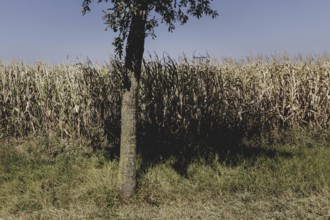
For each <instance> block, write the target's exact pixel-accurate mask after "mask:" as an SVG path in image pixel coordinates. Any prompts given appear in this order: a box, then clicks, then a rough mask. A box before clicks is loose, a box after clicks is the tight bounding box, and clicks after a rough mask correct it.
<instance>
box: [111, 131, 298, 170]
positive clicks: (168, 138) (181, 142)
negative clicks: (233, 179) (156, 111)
mask: <svg viewBox="0 0 330 220" xmlns="http://www.w3.org/2000/svg"><path fill="white" fill-rule="evenodd" d="M249 137H258V131H257V130H256V131H252V132H251V131H250V132H249V134H248V135H247V134H246V132H245V130H244V128H231V129H230V128H228V127H225V126H222V127H220V126H219V127H217V128H216V129H213V130H210V129H205V131H204V132H198V133H197V132H195V131H193V130H190V131H184V132H182V133H179V132H177V133H175V134H173V132H170V130H169V129H166V128H159V127H155V126H152V125H147V126H144V127H143V128H142V129H141V128H140V134H139V135H138V154H139V155H140V156H141V158H142V165H141V167H140V171H142V172H143V171H144V170H147V169H148V168H149V167H151V166H154V165H157V164H159V163H163V162H165V161H167V160H168V159H174V161H175V163H174V165H173V168H174V169H175V170H176V171H177V172H178V173H179V174H180V175H182V176H186V175H187V168H188V166H189V164H190V163H192V162H194V161H196V160H198V161H200V160H202V161H204V162H206V163H209V164H211V163H213V162H214V159H215V158H216V160H217V161H218V162H219V163H221V164H224V165H226V166H239V165H240V164H242V163H243V162H246V161H250V163H252V164H253V163H254V161H256V160H257V159H258V158H259V157H268V158H274V157H284V158H291V157H292V156H293V155H292V154H291V153H288V152H283V151H280V150H277V149H276V148H275V147H265V146H262V145H263V144H261V141H260V140H259V139H258V138H249ZM246 139H247V140H248V142H249V143H247V142H246V141H244V140H246ZM106 157H107V158H108V159H113V158H119V143H117V144H116V146H112V148H111V149H110V150H109V151H107V156H106Z"/></svg>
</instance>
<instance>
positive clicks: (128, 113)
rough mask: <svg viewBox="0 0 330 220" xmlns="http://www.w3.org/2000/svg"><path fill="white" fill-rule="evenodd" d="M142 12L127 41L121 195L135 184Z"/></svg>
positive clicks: (143, 25) (123, 99) (142, 50)
mask: <svg viewBox="0 0 330 220" xmlns="http://www.w3.org/2000/svg"><path fill="white" fill-rule="evenodd" d="M144 12H145V11H144V10H141V13H138V14H135V15H133V17H132V21H131V24H130V31H129V34H128V38H127V43H126V54H125V71H126V74H125V79H124V87H125V90H124V94H123V97H122V106H121V136H120V161H119V172H118V188H119V193H120V197H121V198H123V199H126V198H128V197H130V196H132V195H133V194H134V192H135V188H136V148H137V146H136V145H137V137H136V135H137V130H136V128H137V104H138V101H137V100H138V91H139V81H140V76H141V65H142V58H143V52H144V42H145V24H146V14H145V13H144Z"/></svg>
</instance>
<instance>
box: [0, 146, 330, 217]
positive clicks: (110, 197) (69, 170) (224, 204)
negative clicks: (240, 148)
mask: <svg viewBox="0 0 330 220" xmlns="http://www.w3.org/2000/svg"><path fill="white" fill-rule="evenodd" d="M308 142H309V144H307V145H306V146H298V145H291V146H277V147H276V149H277V150H276V153H275V154H274V155H272V156H267V155H259V156H257V155H256V156H255V157H249V158H244V157H241V158H240V159H239V160H240V161H237V164H236V165H228V164H227V163H226V162H222V161H219V160H218V158H217V157H216V156H214V158H213V159H210V160H209V161H206V160H205V159H196V160H195V161H192V162H191V163H189V164H188V167H187V172H186V175H185V176H182V175H181V174H180V172H178V171H177V170H176V168H175V166H174V164H175V162H176V161H175V160H176V159H175V158H172V159H167V160H165V161H160V163H157V164H153V165H151V166H149V167H147V168H146V169H140V170H139V180H138V184H139V188H138V191H137V193H136V195H135V196H134V197H133V198H131V199H129V200H127V201H120V200H119V198H118V195H117V190H116V184H117V167H118V163H117V161H116V160H114V161H107V160H106V159H104V157H103V156H102V155H94V156H91V157H84V156H81V155H80V156H79V155H77V154H71V155H70V154H67V155H66V154H60V155H58V156H57V157H49V156H45V155H44V156H40V157H36V155H37V154H29V153H25V154H23V153H22V152H21V151H20V152H17V151H16V150H15V148H12V146H9V145H7V146H6V147H5V145H6V143H3V144H2V145H3V146H4V147H2V148H1V149H6V150H5V151H1V154H0V158H1V162H0V170H1V174H0V186H1V187H0V195H1V196H0V218H3V219H329V217H330V164H329V162H328V158H329V157H330V148H329V146H328V145H327V144H326V143H323V144H321V143H319V142H317V141H315V142H313V143H312V142H310V140H309V141H308ZM30 144H31V143H29V144H27V143H23V145H22V146H21V148H23V149H24V148H25V147H27V146H29V145H30ZM32 144H35V143H32Z"/></svg>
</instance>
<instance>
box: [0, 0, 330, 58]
mask: <svg viewBox="0 0 330 220" xmlns="http://www.w3.org/2000/svg"><path fill="white" fill-rule="evenodd" d="M82 1H83V0H55V1H54V0H1V7H0V60H1V61H11V60H19V61H23V62H27V63H33V62H36V61H43V62H50V63H66V62H68V61H73V62H75V61H77V60H80V61H83V60H86V59H87V57H88V59H90V60H92V61H94V62H98V63H103V62H108V61H109V59H110V58H111V57H112V56H114V47H113V46H112V44H111V43H112V40H113V38H114V37H115V36H116V34H115V33H113V32H112V31H111V30H108V31H105V27H106V26H105V25H104V24H103V20H102V18H101V17H102V15H103V13H102V10H103V9H106V8H107V7H109V6H110V5H109V4H110V3H101V4H97V3H96V1H94V3H93V4H92V7H91V9H92V11H91V12H90V13H88V14H86V15H85V16H82V12H81V11H82V7H81V5H82ZM211 5H212V8H213V9H215V10H217V11H218V12H219V16H218V17H217V18H216V19H214V20H212V19H211V18H208V17H203V18H202V19H200V20H198V19H194V18H191V19H190V20H189V21H188V23H187V24H186V25H184V26H181V25H180V24H177V26H176V29H175V30H174V32H173V33H168V31H167V28H166V27H165V26H159V27H157V28H156V34H157V38H156V39H154V40H153V39H151V38H147V39H146V45H145V54H146V55H147V54H148V53H150V54H158V55H159V56H163V54H164V53H165V54H167V55H170V56H171V57H173V58H178V57H180V56H182V55H186V56H187V57H193V56H206V55H207V54H208V55H209V56H210V57H211V58H215V59H218V60H221V59H223V58H226V57H231V58H235V59H241V58H244V57H246V56H251V55H252V56H257V55H274V54H282V53H288V54H290V55H297V54H299V53H301V54H305V55H313V54H322V53H324V52H329V51H330V0H214V1H213V2H212V4H211Z"/></svg>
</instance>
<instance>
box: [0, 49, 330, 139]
mask: <svg viewBox="0 0 330 220" xmlns="http://www.w3.org/2000/svg"><path fill="white" fill-rule="evenodd" d="M122 73H123V71H122V64H121V63H120V62H119V61H117V60H112V61H111V62H110V63H109V64H107V65H103V66H93V65H91V64H76V65H57V66H55V65H54V66H50V65H46V64H43V63H36V64H34V65H30V66H27V65H24V64H22V63H19V62H11V63H0V136H1V137H7V136H26V135H31V134H38V133H39V132H52V133H55V134H57V135H59V136H61V137H64V138H65V137H81V136H84V137H87V138H89V139H91V140H94V139H100V138H102V137H105V136H106V137H107V139H108V140H110V142H116V141H118V137H119V131H120V103H121V85H122V82H121V79H122V77H121V76H122ZM138 106H139V109H138V112H139V113H138V121H139V125H138V126H139V137H140V138H142V139H143V137H144V135H148V133H150V135H151V136H153V137H154V138H157V135H158V137H162V138H163V139H165V140H166V138H167V137H175V138H179V139H184V140H186V141H193V140H194V139H199V140H203V139H204V140H205V139H210V138H215V137H217V135H218V134H220V133H223V132H225V133H226V132H227V133H228V134H229V133H235V132H238V133H240V134H243V133H244V134H248V135H249V134H254V133H258V132H264V131H274V130H276V131H283V130H288V129H298V130H300V129H313V130H327V129H329V127H330V59H329V58H328V57H319V58H309V59H292V58H287V57H285V56H283V57H277V58H272V59H262V58H259V59H254V60H252V59H251V60H250V61H249V60H245V61H237V60H230V59H227V60H224V61H223V63H221V64H216V63H214V64H212V63H196V62H193V61H188V60H187V59H183V60H182V61H180V62H178V61H175V60H172V59H170V58H163V59H159V58H157V57H156V58H154V59H151V60H149V61H144V65H143V72H142V79H141V82H140V92H139V105H138ZM155 135H156V136H155ZM233 138H235V137H234V136H233Z"/></svg>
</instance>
